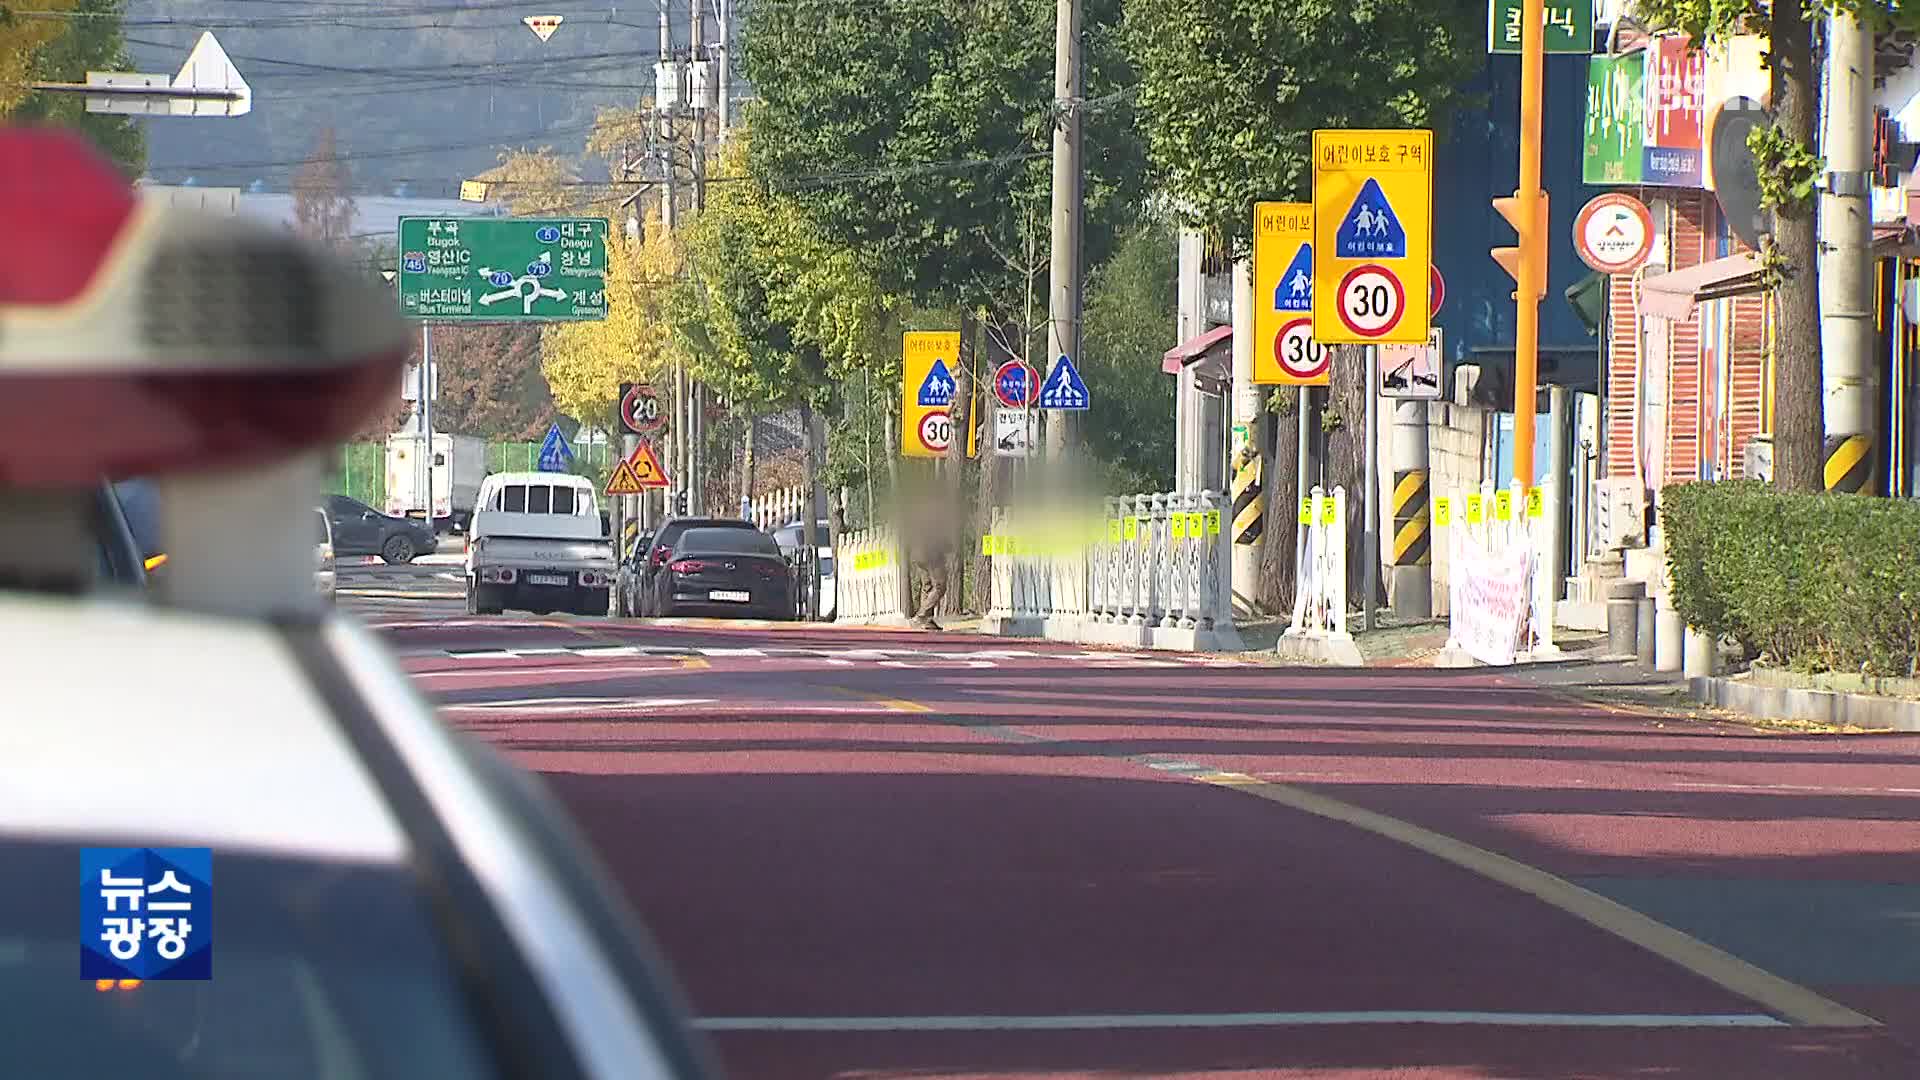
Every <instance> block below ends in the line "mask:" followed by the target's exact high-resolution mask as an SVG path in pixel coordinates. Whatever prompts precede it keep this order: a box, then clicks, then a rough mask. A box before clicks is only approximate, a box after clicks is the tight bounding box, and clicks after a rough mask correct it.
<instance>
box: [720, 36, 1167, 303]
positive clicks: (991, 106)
mask: <svg viewBox="0 0 1920 1080" xmlns="http://www.w3.org/2000/svg"><path fill="white" fill-rule="evenodd" d="M1083 20H1084V26H1085V32H1086V36H1087V45H1086V81H1087V95H1088V98H1089V100H1088V101H1087V102H1084V103H1081V104H1080V105H1079V106H1078V107H1081V108H1085V109H1086V110H1087V119H1086V123H1085V125H1084V127H1083V140H1084V144H1085V159H1086V185H1085V200H1086V224H1085V226H1084V234H1085V245H1086V263H1087V265H1094V264H1097V263H1098V262H1099V261H1100V260H1102V259H1103V258H1104V257H1105V253H1106V251H1107V250H1108V248H1109V247H1110V246H1111V243H1112V239H1113V237H1114V235H1115V232H1116V223H1119V222H1126V221H1130V220H1131V218H1132V214H1133V212H1134V207H1135V204H1137V202H1138V201H1139V199H1140V196H1141V192H1142V190H1143V189H1142V183H1143V167H1144V158H1143V156H1142V147H1141V145H1140V143H1139V140H1138V138H1137V136H1136V134H1135V132H1134V123H1133V117H1132V107H1131V102H1130V100H1129V95H1128V94H1127V93H1126V92H1125V90H1126V88H1127V86H1128V84H1130V83H1131V82H1132V79H1133V75H1132V70H1131V67H1130V65H1129V62H1128V60H1127V57H1126V55H1125V53H1124V50H1123V49H1122V47H1121V45H1122V43H1121V41H1120V38H1119V34H1118V28H1119V22H1120V5H1119V0H1088V2H1087V4H1086V7H1085V10H1084V13H1083ZM1053 41H1054V5H1053V3H1051V2H1050V0H984V2H983V3H978V4H972V5H968V6H966V7H953V6H951V5H945V6H943V5H938V4H911V5H900V6H897V7H894V8H889V10H888V12H887V17H886V18H875V17H874V16H873V12H872V10H871V9H870V5H866V4H861V3H855V2H850V0H822V2H820V3H804V4H801V3H790V4H789V3H782V4H766V5H762V6H759V7H756V8H755V9H754V11H753V13H752V15H751V16H750V17H749V18H748V19H747V23H746V27H745V32H744V34H743V42H742V45H743V68H744V74H745V75H746V77H747V78H748V79H750V80H752V82H753V84H754V87H755V90H756V93H757V94H758V100H757V101H756V102H755V103H754V105H753V107H752V111H751V115H752V118H753V123H754V125H755V129H756V131H757V132H758V133H759V136H760V137H759V138H757V139H756V140H755V141H754V144H753V150H752V152H751V154H750V155H749V166H750V169H751V172H752V173H753V175H754V176H756V177H758V178H760V179H761V180H763V181H764V182H766V183H767V184H768V185H770V186H771V187H772V188H773V189H774V190H776V191H778V192H780V193H781V194H784V195H789V196H791V197H792V199H793V200H794V201H795V202H796V203H797V204H798V205H799V206H800V207H801V208H802V209H803V210H804V212H805V214H806V216H807V217H808V218H809V219H810V220H812V221H813V222H814V223H815V225H817V226H818V228H819V229H820V230H821V232H822V235H823V236H824V237H825V238H826V239H827V240H828V241H830V242H831V243H833V244H835V245H836V246H838V247H841V248H845V249H846V250H848V251H851V252H856V253H858V255H859V257H860V258H861V259H862V261H863V262H864V263H866V265H867V266H868V268H869V269H870V271H871V272H872V273H873V274H874V276H875V278H876V280H877V281H878V282H879V285H880V287H881V288H882V289H884V290H885V291H887V292H889V293H898V294H902V295H906V296H909V297H911V298H912V299H913V300H914V301H915V302H916V303H921V304H929V305H932V304H945V303H956V304H958V305H960V306H962V307H964V308H967V309H970V310H979V309H983V308H984V309H988V310H990V311H991V312H993V313H994V314H995V315H996V316H1001V317H1006V316H1017V315H1019V314H1020V313H1021V312H1022V311H1023V310H1024V307H1025V304H1026V293H1027V289H1028V287H1029V285H1030V284H1031V283H1032V282H1033V280H1034V277H1035V275H1036V274H1044V272H1045V261H1044V259H1041V260H1037V261H1036V260H1031V259H1029V258H1028V257H1027V254H1028V252H1029V251H1030V248H1031V246H1032V244H1033V241H1034V239H1035V237H1036V235H1037V236H1038V237H1039V241H1040V247H1041V249H1042V250H1044V247H1045V237H1044V232H1043V231H1042V230H1044V228H1045V226H1046V223H1047V220H1048V198H1049V191H1050V185H1051V183H1052V175H1051V167H1050V165H1049V164H1048V156H1049V147H1050V145H1051V140H1052V130H1053V119H1054V115H1055V114H1054V108H1055V105H1054V101H1053ZM1042 291H1044V289H1043V290H1042ZM1040 306H1041V309H1042V310H1044V309H1045V304H1044V303H1042V304H1041V305H1040Z"/></svg>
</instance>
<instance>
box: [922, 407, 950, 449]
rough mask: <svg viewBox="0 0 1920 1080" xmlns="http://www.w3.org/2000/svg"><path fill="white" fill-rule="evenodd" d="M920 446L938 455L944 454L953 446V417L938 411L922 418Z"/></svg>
mask: <svg viewBox="0 0 1920 1080" xmlns="http://www.w3.org/2000/svg"><path fill="white" fill-rule="evenodd" d="M919 435H920V445H921V446H924V447H926V448H927V449H928V450H931V451H933V452H934V453H936V454H944V453H946V452H947V447H949V446H951V445H953V417H952V416H950V415H948V413H947V410H945V409H938V410H936V411H934V412H930V413H928V414H926V415H925V416H923V417H921V418H920V430H919Z"/></svg>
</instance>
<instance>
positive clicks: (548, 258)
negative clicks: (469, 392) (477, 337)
mask: <svg viewBox="0 0 1920 1080" xmlns="http://www.w3.org/2000/svg"><path fill="white" fill-rule="evenodd" d="M606 277H607V222H606V219H605V218H551V219H548V218H489V217H470V218H422V217H404V218H401V219H400V311H401V314H403V315H406V316H408V317H410V318H416V319H424V320H427V321H429V322H566V321H586V320H595V319H604V318H606V317H607V282H606Z"/></svg>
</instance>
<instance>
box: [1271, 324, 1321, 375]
mask: <svg viewBox="0 0 1920 1080" xmlns="http://www.w3.org/2000/svg"><path fill="white" fill-rule="evenodd" d="M1273 361H1274V365H1275V367H1276V368H1277V369H1278V371H1277V374H1278V375H1279V378H1277V379H1275V380H1274V382H1276V383H1278V384H1280V385H1283V386H1325V385H1326V384H1327V381H1328V372H1329V371H1330V370H1331V368H1332V366H1333V353H1331V352H1330V351H1328V349H1327V347H1326V346H1325V345H1322V344H1320V343H1319V342H1318V341H1315V340H1314V339H1313V319H1312V318H1311V317H1309V316H1306V315H1302V316H1300V317H1299V318H1297V319H1294V320H1293V321H1291V322H1289V323H1287V324H1286V325H1285V326H1282V327H1281V328H1280V333H1279V334H1278V335H1276V336H1275V337H1274V339H1273Z"/></svg>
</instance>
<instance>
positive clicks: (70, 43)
mask: <svg viewBox="0 0 1920 1080" xmlns="http://www.w3.org/2000/svg"><path fill="white" fill-rule="evenodd" d="M35 6H36V7H43V8H44V7H45V6H46V5H35ZM70 6H71V9H72V10H71V12H70V17H69V18H68V19H67V20H66V23H67V26H66V30H65V32H64V33H62V34H60V35H59V36H58V37H56V38H54V39H53V40H51V41H49V42H47V43H46V44H45V45H43V46H41V47H40V49H39V51H38V52H36V53H35V54H34V57H33V66H32V77H33V79H34V80H36V81H40V82H65V83H77V82H84V81H86V77H87V72H89V71H125V70H129V69H131V68H132V66H133V58H132V56H131V55H129V54H128V52H127V40H126V35H125V34H124V33H123V32H122V16H123V15H124V14H125V11H126V3H125V0H78V2H77V3H71V4H70ZM4 10H5V5H0V12H4ZM3 18H4V15H0V19H3ZM9 119H11V120H12V121H13V122H14V123H22V124H54V125H58V126H60V127H65V128H72V129H73V130H75V131H78V132H79V133H80V134H82V135H85V136H86V137H87V139H88V140H90V141H91V142H92V143H93V144H94V145H95V146H97V147H99V148H100V151H101V152H102V153H104V154H106V155H107V156H108V157H110V158H112V159H113V161H114V162H115V164H117V165H119V166H120V169H121V171H122V172H124V173H126V174H127V175H128V176H130V177H131V176H139V175H140V174H141V172H143V171H144V170H145V169H146V167H147V136H146V132H145V131H144V130H143V129H142V128H141V127H140V123H139V121H138V120H137V119H135V118H134V117H131V116H119V115H114V114H109V113H90V112H88V111H87V103H86V99H85V98H84V97H82V96H80V95H78V94H55V93H47V92H45V91H41V92H38V93H34V94H31V95H29V96H28V97H27V98H26V99H25V100H24V101H22V102H21V103H20V105H19V107H18V108H16V109H14V111H13V113H12V115H11V116H10V117H9Z"/></svg>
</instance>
